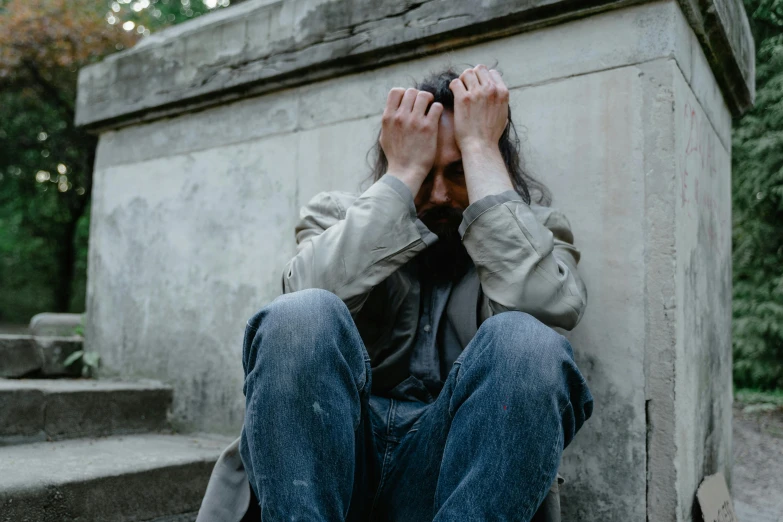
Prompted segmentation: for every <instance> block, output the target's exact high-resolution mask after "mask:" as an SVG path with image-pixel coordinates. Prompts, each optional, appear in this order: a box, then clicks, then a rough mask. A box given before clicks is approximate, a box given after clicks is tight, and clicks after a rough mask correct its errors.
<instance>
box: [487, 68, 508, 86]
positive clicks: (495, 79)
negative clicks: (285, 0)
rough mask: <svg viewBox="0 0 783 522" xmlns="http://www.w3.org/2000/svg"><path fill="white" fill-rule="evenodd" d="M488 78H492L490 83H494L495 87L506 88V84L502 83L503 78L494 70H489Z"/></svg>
mask: <svg viewBox="0 0 783 522" xmlns="http://www.w3.org/2000/svg"><path fill="white" fill-rule="evenodd" d="M489 76H490V77H491V78H492V81H493V82H495V85H497V86H498V87H500V86H503V87H506V84H505V82H504V81H503V77H502V76H501V75H500V73H499V72H498V71H496V70H495V69H490V70H489ZM506 88H507V87H506Z"/></svg>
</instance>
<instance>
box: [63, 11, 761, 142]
mask: <svg viewBox="0 0 783 522" xmlns="http://www.w3.org/2000/svg"><path fill="white" fill-rule="evenodd" d="M634 3H641V2H640V0H583V1H581V2H573V1H567V0H526V1H523V2H519V1H512V0H488V1H485V2H481V3H479V2H473V1H470V0H455V1H453V2H449V3H445V4H444V3H442V2H437V1H435V0H424V1H418V2H411V1H409V0H389V1H385V2H382V3H379V2H366V3H363V4H356V3H355V2H347V1H345V0H342V1H331V2H325V1H324V0H305V1H294V0H278V1H270V0H255V1H250V2H247V3H245V4H242V5H240V6H237V7H232V8H230V9H227V10H225V11H222V12H216V13H213V14H211V15H208V16H205V17H200V18H199V19H198V20H194V21H193V22H189V23H185V24H181V25H180V26H177V27H174V28H171V29H169V30H166V31H162V32H160V33H158V34H156V35H153V36H151V37H149V38H147V39H146V40H143V41H142V42H141V43H139V44H138V45H137V46H136V47H134V48H133V49H130V50H127V51H124V52H121V53H116V54H114V55H111V56H109V57H108V58H106V59H105V60H104V61H102V62H100V63H97V64H94V65H90V66H88V67H85V68H83V69H82V70H81V71H80V72H79V83H78V97H77V108H76V124H77V125H81V126H87V127H89V128H92V129H95V130H101V129H106V128H112V127H119V126H123V125H127V124H130V123H137V122H140V121H147V120H151V119H156V118H160V117H164V116H170V115H173V114H177V113H179V112H182V111H186V110H193V109H195V108H199V107H204V106H210V105H214V104H217V103H225V102H226V101H228V100H232V99H238V98H241V97H246V96H250V95H259V94H264V93H267V92H270V91H274V90H279V89H283V88H288V87H293V86H297V85H303V84H308V83H312V82H315V81H319V80H323V79H326V78H330V77H334V76H340V75H346V74H349V73H353V72H357V71H361V70H366V69H372V68H376V67H380V66H384V65H388V64H390V63H394V62H398V61H403V60H409V59H412V58H417V57H421V56H422V55H426V54H431V53H436V52H442V51H445V50H448V49H453V48H456V47H461V46H466V45H475V44H477V43H479V42H482V41H487V40H493V39H497V38H501V37H504V36H509V35H511V34H515V33H519V32H523V31H528V30H531V29H535V28H538V27H541V26H544V25H551V24H555V23H560V22H563V21H566V20H570V19H574V18H579V17H584V16H588V15H590V14H594V13H596V12H601V11H605V10H609V9H616V8H619V7H623V6H626V5H629V4H634ZM679 3H680V5H681V6H682V8H683V11H684V12H685V13H686V15H687V16H688V19H689V23H690V24H691V26H692V27H693V29H694V31H695V32H696V34H697V35H699V37H700V38H701V40H702V41H701V43H702V45H703V46H705V47H706V48H707V49H708V50H709V51H710V52H709V53H708V54H709V57H710V64H711V66H712V68H713V71H714V73H715V75H716V77H717V78H719V84H720V85H721V87H722V88H723V90H724V96H725V98H726V100H727V102H728V103H729V105H730V108H731V110H732V112H733V113H734V114H736V115H738V114H741V113H742V112H744V111H745V110H747V108H748V107H750V105H751V104H752V102H753V96H754V91H753V74H752V73H753V67H754V65H753V64H754V53H753V40H752V37H751V35H750V31H749V26H748V22H747V17H746V15H745V12H744V10H743V8H742V5H741V3H740V0H707V1H703V2H698V3H697V2H696V1H695V0H679Z"/></svg>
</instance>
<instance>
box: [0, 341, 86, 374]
mask: <svg viewBox="0 0 783 522" xmlns="http://www.w3.org/2000/svg"><path fill="white" fill-rule="evenodd" d="M83 345H84V339H83V338H82V337H80V336H76V335H75V336H72V337H36V336H33V335H0V377H23V376H25V375H30V374H40V375H44V376H49V377H58V376H76V375H79V372H80V371H81V366H80V364H79V362H78V361H77V362H76V363H74V364H73V365H71V366H69V367H67V368H66V367H65V366H64V365H63V363H64V362H65V359H67V358H68V356H69V355H71V354H72V353H73V352H75V351H77V350H81V349H82V347H83Z"/></svg>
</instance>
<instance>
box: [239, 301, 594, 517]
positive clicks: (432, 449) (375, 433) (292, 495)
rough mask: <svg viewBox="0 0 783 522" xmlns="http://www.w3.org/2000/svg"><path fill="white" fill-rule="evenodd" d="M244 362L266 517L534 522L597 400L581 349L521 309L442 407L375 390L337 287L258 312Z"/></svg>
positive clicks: (460, 369) (248, 439)
mask: <svg viewBox="0 0 783 522" xmlns="http://www.w3.org/2000/svg"><path fill="white" fill-rule="evenodd" d="M243 364H244V369H245V383H244V394H245V399H246V413H245V423H244V426H243V428H242V435H241V442H240V455H241V457H242V462H243V464H244V466H245V471H246V473H247V478H248V480H249V481H250V484H251V487H252V491H253V493H254V495H255V497H256V499H257V500H258V503H259V506H260V511H261V518H262V520H263V522H278V521H328V522H332V521H343V520H348V521H365V520H371V521H381V520H390V521H391V520H393V521H401V522H418V521H431V520H436V521H471V520H476V521H501V520H504V521H505V520H520V521H527V520H530V518H531V517H532V516H533V514H534V513H535V511H536V509H537V508H538V506H539V504H540V503H541V502H542V501H543V500H544V497H545V496H546V494H547V492H548V491H549V487H550V485H551V484H552V482H553V481H554V479H555V477H556V474H557V470H558V466H559V464H560V456H561V454H562V452H563V449H564V447H565V446H567V445H568V444H569V443H570V442H571V440H572V439H573V437H574V435H575V434H576V432H577V431H578V430H579V428H580V427H581V426H582V424H583V423H584V421H585V420H586V419H588V418H589V417H590V415H591V413H592V408H593V399H592V396H591V395H590V391H589V390H588V388H587V384H586V383H585V380H584V378H583V377H582V375H581V373H580V372H579V369H578V368H577V367H576V364H575V363H574V360H573V352H572V350H571V345H570V344H569V343H568V341H567V340H566V339H565V338H564V337H563V336H561V335H560V334H558V333H556V332H555V331H554V330H552V329H551V328H549V327H547V326H545V325H544V324H542V323H541V322H539V321H538V320H536V319H534V318H533V317H531V316H530V315H527V314H524V313H521V312H503V313H500V314H497V315H495V316H493V317H491V318H489V319H487V320H486V321H484V322H483V323H482V325H481V326H480V328H479V330H478V332H477V333H476V335H475V337H474V338H473V339H472V340H471V342H470V343H469V344H468V346H467V347H466V348H465V349H464V350H463V351H462V353H461V355H460V356H459V358H458V359H457V361H456V362H455V363H454V365H453V366H452V368H451V371H450V372H449V375H448V378H447V379H446V382H445V384H444V387H443V389H442V390H441V392H440V394H439V395H438V397H437V398H436V400H435V402H432V403H429V404H427V403H423V402H417V401H400V400H396V399H390V398H384V397H379V396H376V395H373V394H372V393H371V389H372V388H371V386H372V374H371V370H370V357H369V355H368V353H367V350H366V349H365V347H364V344H363V343H362V340H361V337H360V336H359V332H358V330H357V329H356V325H355V324H354V322H353V319H352V318H351V315H350V313H349V311H348V308H347V307H346V305H345V304H344V303H343V302H342V301H341V300H340V299H339V298H338V297H337V296H336V295H334V294H332V293H330V292H327V291H325V290H315V289H313V290H302V291H299V292H293V293H290V294H285V295H282V296H280V297H278V298H276V299H275V300H274V301H272V302H271V303H270V304H268V305H267V306H265V307H264V308H263V309H261V311H259V312H258V313H257V314H256V315H255V316H253V318H252V319H251V320H250V321H249V322H248V325H247V328H246V332H245V342H244V348H243Z"/></svg>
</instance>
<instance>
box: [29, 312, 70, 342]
mask: <svg viewBox="0 0 783 522" xmlns="http://www.w3.org/2000/svg"><path fill="white" fill-rule="evenodd" d="M81 324H82V314H55V313H48V312H47V313H42V314H36V315H34V316H33V318H32V319H30V334H31V335H35V336H47V337H72V336H74V335H77V332H76V328H77V327H78V326H80V325H81Z"/></svg>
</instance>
